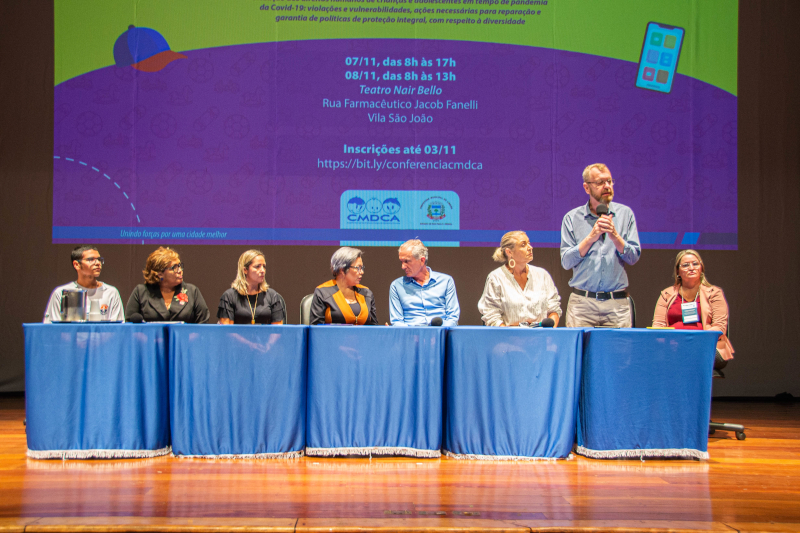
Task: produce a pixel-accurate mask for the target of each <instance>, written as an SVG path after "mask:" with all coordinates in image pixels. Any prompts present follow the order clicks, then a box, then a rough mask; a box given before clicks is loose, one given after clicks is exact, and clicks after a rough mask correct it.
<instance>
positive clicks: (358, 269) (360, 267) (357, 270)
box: [348, 265, 364, 274]
mask: <svg viewBox="0 0 800 533" xmlns="http://www.w3.org/2000/svg"><path fill="white" fill-rule="evenodd" d="M348 268H349V269H350V270H355V271H356V272H358V273H359V274H363V273H364V266H363V265H362V266H357V267H354V266H351V267H348Z"/></svg>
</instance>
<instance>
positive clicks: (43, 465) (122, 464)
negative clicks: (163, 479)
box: [25, 455, 170, 472]
mask: <svg viewBox="0 0 800 533" xmlns="http://www.w3.org/2000/svg"><path fill="white" fill-rule="evenodd" d="M169 460H170V458H169V456H167V455H162V456H161V457H148V458H136V459H131V460H124V461H40V460H38V459H31V458H30V457H28V458H26V459H25V463H26V468H30V469H32V470H49V471H54V470H59V471H61V472H63V471H65V470H70V471H76V470H78V471H84V472H110V471H115V472H116V471H120V470H135V469H138V468H145V467H148V466H152V465H159V464H164V463H165V462H166V461H169Z"/></svg>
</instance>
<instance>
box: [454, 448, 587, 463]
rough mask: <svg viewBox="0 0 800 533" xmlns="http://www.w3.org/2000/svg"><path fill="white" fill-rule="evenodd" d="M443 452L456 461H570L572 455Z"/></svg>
mask: <svg viewBox="0 0 800 533" xmlns="http://www.w3.org/2000/svg"><path fill="white" fill-rule="evenodd" d="M444 454H445V455H446V456H447V457H450V458H451V459H456V460H458V461H465V460H466V461H473V460H474V461H548V462H553V463H554V462H556V461H571V460H572V459H573V455H572V454H569V455H568V456H567V457H528V456H526V455H481V454H478V453H453V452H451V451H449V450H445V451H444Z"/></svg>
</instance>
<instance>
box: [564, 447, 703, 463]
mask: <svg viewBox="0 0 800 533" xmlns="http://www.w3.org/2000/svg"><path fill="white" fill-rule="evenodd" d="M575 453H577V454H580V455H583V456H585V457H591V458H592V459H642V460H644V458H645V457H648V458H651V457H655V458H659V457H660V458H681V459H699V460H701V461H703V460H708V452H701V451H700V450H693V449H691V448H662V449H659V448H640V449H636V450H590V449H589V448H586V447H584V446H576V447H575Z"/></svg>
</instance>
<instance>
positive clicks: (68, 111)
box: [53, 40, 737, 249]
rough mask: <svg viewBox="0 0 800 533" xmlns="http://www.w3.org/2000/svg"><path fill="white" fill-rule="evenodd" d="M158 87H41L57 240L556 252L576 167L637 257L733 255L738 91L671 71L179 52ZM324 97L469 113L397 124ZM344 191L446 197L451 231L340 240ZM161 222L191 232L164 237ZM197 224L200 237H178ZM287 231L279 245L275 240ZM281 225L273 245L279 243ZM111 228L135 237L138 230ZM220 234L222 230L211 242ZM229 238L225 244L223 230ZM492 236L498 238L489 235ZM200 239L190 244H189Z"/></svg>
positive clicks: (500, 55)
mask: <svg viewBox="0 0 800 533" xmlns="http://www.w3.org/2000/svg"><path fill="white" fill-rule="evenodd" d="M183 53H184V54H185V55H186V56H187V59H180V60H177V61H174V62H173V63H171V64H169V65H168V66H167V67H166V68H165V69H163V70H162V71H160V72H155V73H145V72H139V71H137V70H134V69H133V68H131V67H125V68H119V67H107V68H103V69H100V70H97V71H94V72H90V73H87V74H84V75H82V76H79V77H76V78H74V79H72V80H69V81H67V82H64V83H62V84H60V85H58V86H57V87H56V88H55V143H54V146H55V149H54V157H55V159H54V180H53V182H54V191H53V226H54V228H53V240H54V242H82V241H83V242H85V241H92V242H132V243H141V242H142V241H144V242H146V243H155V242H173V243H174V242H191V243H214V244H220V243H223V242H224V243H242V242H260V243H271V242H272V243H283V244H323V243H324V244H338V241H339V240H371V241H378V240H405V238H410V237H413V236H416V235H419V236H421V237H422V238H423V239H425V238H428V239H430V240H437V241H445V240H452V241H460V242H461V245H462V246H464V245H481V244H483V243H488V244H491V245H492V246H495V245H496V242H497V240H499V237H497V238H495V236H494V235H495V234H498V233H497V232H499V234H502V233H503V232H505V231H509V230H512V229H524V230H526V231H528V232H529V234H531V238H532V240H535V241H538V243H539V244H540V245H543V246H555V245H557V244H558V237H557V232H558V231H559V230H560V226H561V219H562V217H563V215H564V214H565V213H566V212H567V211H569V210H570V209H572V208H574V207H576V206H578V205H580V204H583V203H585V202H586V200H587V196H586V193H585V192H584V190H583V187H582V180H581V172H582V170H583V168H584V167H585V166H586V165H587V164H590V163H595V162H604V163H606V164H607V165H608V166H609V167H610V169H611V172H612V174H613V176H614V178H615V180H616V181H617V184H616V186H615V193H616V194H615V201H618V202H620V203H623V204H626V205H629V206H630V207H632V208H633V210H634V212H635V214H636V217H637V221H638V226H639V231H640V233H641V234H642V241H643V243H644V244H645V245H647V246H648V247H651V248H652V247H666V248H673V247H675V248H677V247H685V246H682V245H687V244H690V245H696V246H697V247H698V248H722V249H735V248H736V244H737V239H736V233H737V218H736V215H737V196H736V180H737V178H736V168H737V161H736V157H737V155H736V143H737V139H736V104H737V101H736V97H735V96H733V95H731V94H729V93H727V92H725V91H723V90H721V89H718V88H715V87H713V86H710V85H708V84H706V83H704V82H700V81H697V80H693V79H690V78H687V77H685V76H682V75H678V76H676V78H675V81H674V85H673V89H672V92H671V93H670V94H660V93H656V92H651V91H647V90H643V89H638V88H636V87H635V86H634V83H635V76H636V71H637V65H636V64H635V63H630V62H625V61H619V60H614V59H609V58H603V57H598V56H591V55H585V54H578V53H572V52H564V51H558V50H550V49H541V48H531V47H524V46H514V45H499V44H486V43H470V42H453V41H414V40H331V41H302V42H286V43H263V44H252V45H240V46H231V47H224V48H216V49H206V50H196V51H190V52H183ZM349 56H360V57H375V58H377V59H378V60H379V61H382V60H383V59H385V58H387V57H391V58H403V59H404V58H412V57H413V58H416V59H421V58H423V57H424V58H426V59H432V58H445V57H446V58H453V59H454V60H455V62H456V64H455V66H454V67H452V68H429V69H424V68H421V67H416V68H406V67H401V68H383V67H378V68H372V67H370V68H356V67H348V66H346V65H345V58H346V57H349ZM353 70H358V71H364V70H369V71H376V72H377V73H378V75H379V76H380V75H381V74H382V73H383V72H386V71H398V72H407V71H411V70H415V71H416V72H421V71H423V70H427V71H431V72H445V71H447V72H452V73H453V74H454V75H455V76H456V80H455V81H436V80H435V79H434V81H426V82H423V81H419V80H417V81H414V82H406V81H397V82H390V81H380V82H378V81H374V82H373V81H370V82H364V81H354V80H347V79H345V73H346V72H347V71H353ZM362 84H366V85H369V86H371V87H374V86H385V87H391V88H392V89H394V87H395V86H396V85H397V86H401V87H407V86H412V87H415V88H416V87H419V86H420V85H422V86H424V87H430V86H436V87H438V88H441V89H442V93H441V94H439V95H425V96H418V95H416V94H413V95H405V96H404V95H396V94H389V95H366V94H359V86H360V85H362ZM323 99H328V100H329V101H341V102H342V103H343V104H344V101H345V99H350V100H357V101H360V100H377V101H380V100H382V99H383V100H386V101H394V100H402V101H410V102H412V104H413V103H414V102H415V101H416V100H420V101H422V102H429V103H430V102H436V101H437V100H438V101H441V102H442V103H443V105H444V103H445V102H446V101H447V100H452V101H458V102H469V101H476V102H477V109H468V110H448V109H434V110H411V111H408V112H407V111H400V113H401V114H404V115H407V116H408V117H409V118H410V116H411V114H412V112H413V113H415V114H420V112H421V113H423V114H425V115H427V116H430V117H432V118H433V122H432V123H425V124H415V125H412V124H409V123H406V124H397V123H391V122H389V120H388V118H387V121H386V122H377V121H375V120H373V121H370V120H369V116H368V114H373V113H376V112H378V113H380V114H382V115H384V116H386V117H388V115H389V114H391V113H398V111H397V110H390V109H387V110H366V109H347V108H345V107H341V108H331V107H323V105H322V102H323ZM345 144H347V145H350V146H365V145H366V146H370V145H372V144H375V145H377V146H382V145H384V144H386V145H387V146H388V147H400V148H403V147H407V146H417V145H420V146H425V145H437V146H441V145H446V146H455V147H456V155H452V154H447V155H426V154H424V153H423V154H420V155H402V153H401V154H400V155H395V154H385V155H373V154H370V155H359V156H354V155H352V154H345V153H343V146H344V145H345ZM356 157H358V158H361V159H363V160H377V161H378V162H380V161H407V160H409V159H410V160H411V161H439V160H441V161H459V162H466V161H469V162H470V164H471V165H472V166H473V167H475V166H476V165H477V163H480V166H481V167H482V168H481V169H480V170H477V169H473V170H433V169H431V170H408V169H404V170H391V169H386V168H384V169H382V170H380V171H376V170H375V169H374V168H361V169H356V168H352V166H351V168H344V169H342V168H339V169H336V170H334V169H332V168H326V164H325V161H343V162H351V161H352V160H353V158H356ZM349 189H370V190H436V191H454V192H455V193H457V194H458V197H459V199H460V229H459V230H447V231H445V230H442V231H438V232H434V233H430V234H426V233H425V232H420V231H416V230H408V231H406V232H405V233H407V234H408V236H407V237H405V236H404V235H405V234H403V236H401V235H400V233H398V231H399V230H374V229H373V230H366V229H365V230H358V229H350V230H342V229H339V228H340V212H339V209H340V204H339V200H340V196H341V194H342V193H343V192H344V191H346V190H349ZM170 228H178V229H181V231H184V232H186V234H185V235H182V236H181V237H178V238H175V237H172V236H164V235H163V233H164V232H168V231H169V229H170ZM192 229H197V230H202V231H204V232H208V233H207V234H206V236H205V237H199V238H198V237H197V236H196V235H190V234H189V232H190V230H192ZM277 230H281V231H277ZM283 230H285V231H283ZM123 231H139V232H144V233H136V234H135V235H136V236H135V237H127V236H128V235H134V234H133V233H123ZM214 231H218V233H216V234H215V233H213V232H214ZM223 233H224V235H222V234H223ZM499 234H498V235H499ZM197 235H199V233H198V234H197Z"/></svg>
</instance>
